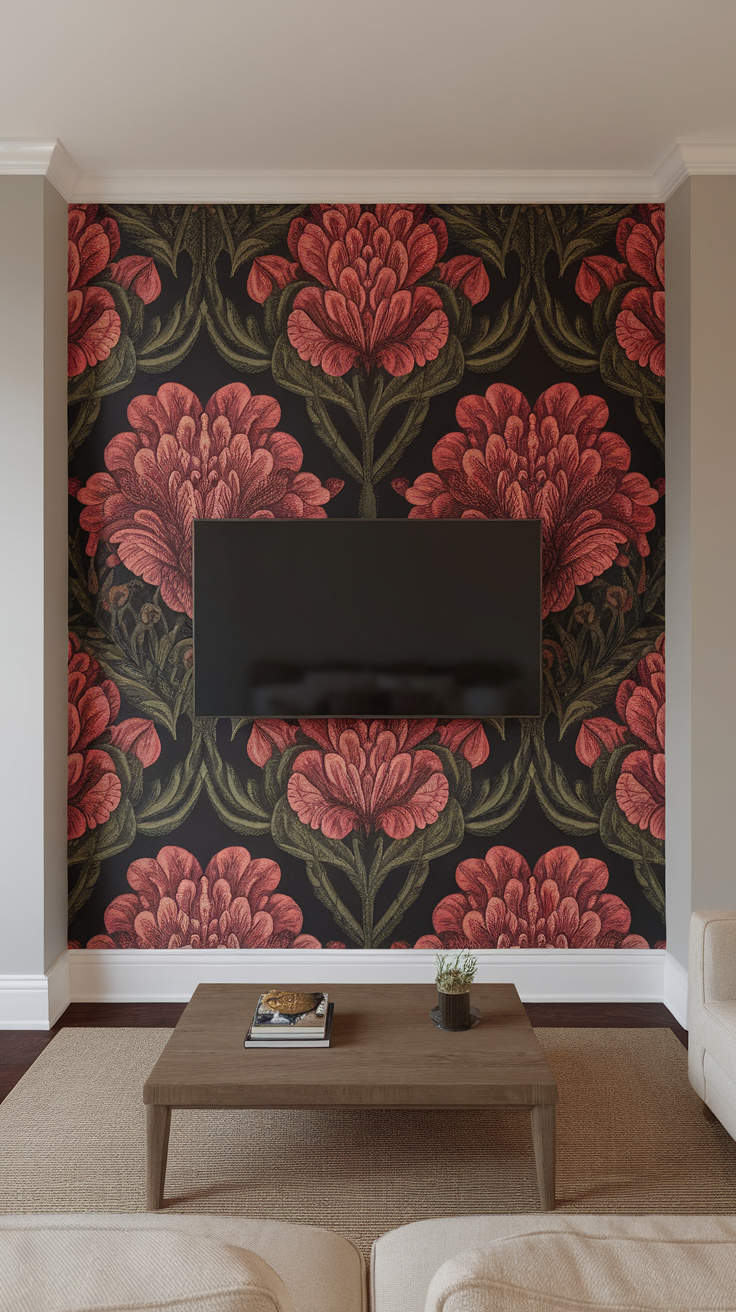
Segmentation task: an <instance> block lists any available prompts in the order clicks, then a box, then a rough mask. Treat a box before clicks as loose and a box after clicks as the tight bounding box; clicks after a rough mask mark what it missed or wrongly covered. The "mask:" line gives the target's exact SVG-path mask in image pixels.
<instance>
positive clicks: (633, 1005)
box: [0, 1002, 687, 1102]
mask: <svg viewBox="0 0 736 1312" xmlns="http://www.w3.org/2000/svg"><path fill="white" fill-rule="evenodd" d="M184 1005H185V1004H184V1003H183V1002H73V1003H72V1004H71V1006H70V1007H67V1009H66V1011H65V1012H64V1015H63V1016H62V1017H61V1018H60V1019H59V1020H58V1021H57V1022H56V1024H55V1025H54V1027H53V1029H51V1030H1V1031H0V1102H1V1101H2V1099H3V1098H4V1097H5V1096H6V1094H8V1093H10V1090H11V1089H12V1088H13V1087H14V1085H16V1084H17V1083H18V1080H19V1079H20V1078H21V1076H22V1075H24V1074H25V1072H26V1071H27V1070H28V1067H29V1066H30V1065H32V1063H33V1062H34V1061H35V1060H36V1058H37V1057H38V1055H39V1053H41V1052H43V1050H44V1048H45V1047H46V1045H47V1044H48V1043H50V1042H51V1040H52V1039H53V1038H54V1036H55V1035H56V1034H58V1033H59V1030H61V1029H64V1028H65V1027H66V1026H70V1025H71V1026H81V1027H84V1026H90V1027H93V1026H104V1027H109V1026H114V1025H121V1026H122V1025H125V1026H131V1027H132V1026H142V1027H146V1026H147V1027H149V1028H158V1027H161V1028H166V1027H168V1026H173V1025H176V1022H177V1021H178V1019H179V1017H180V1016H181V1013H182V1012H183V1010H184ZM525 1005H526V1010H527V1014H528V1016H529V1019H530V1021H531V1023H532V1025H537V1026H560V1027H565V1026H578V1027H580V1026H582V1027H586V1026H589V1027H591V1028H593V1029H603V1028H607V1027H608V1028H613V1029H671V1030H672V1032H673V1033H674V1034H676V1035H677V1038H678V1039H679V1040H680V1042H681V1043H682V1044H683V1045H684V1047H687V1031H686V1030H684V1029H683V1028H682V1026H681V1025H678V1023H677V1021H676V1020H675V1018H674V1016H673V1015H672V1013H671V1012H670V1011H668V1010H667V1008H666V1007H665V1006H664V1004H663V1003H661V1002H527V1003H526V1004H525Z"/></svg>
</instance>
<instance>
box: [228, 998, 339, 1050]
mask: <svg viewBox="0 0 736 1312" xmlns="http://www.w3.org/2000/svg"><path fill="white" fill-rule="evenodd" d="M334 1010H335V1008H334V1005H333V1003H330V1004H329V1006H328V1008H327V1024H326V1025H325V1030H324V1034H323V1035H321V1036H318V1035H314V1036H311V1035H307V1037H306V1038H298V1039H297V1038H296V1037H295V1036H294V1032H293V1031H291V1034H290V1035H289V1034H286V1035H282V1034H280V1035H279V1037H278V1038H274V1036H273V1034H269V1035H268V1037H266V1038H264V1037H263V1035H262V1034H257V1035H254V1034H253V1027H252V1026H251V1028H250V1029H249V1030H248V1033H247V1034H246V1036H245V1044H244V1046H245V1047H246V1048H270V1049H271V1052H282V1051H283V1050H284V1049H285V1048H288V1049H289V1050H290V1051H291V1052H293V1051H294V1050H295V1049H297V1048H298V1049H300V1050H303V1049H304V1048H329V1046H330V1031H331V1029H332V1013H333V1012H334Z"/></svg>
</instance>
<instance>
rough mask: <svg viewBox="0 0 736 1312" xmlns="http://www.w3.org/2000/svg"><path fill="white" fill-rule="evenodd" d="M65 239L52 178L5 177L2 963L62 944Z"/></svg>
mask: <svg viewBox="0 0 736 1312" xmlns="http://www.w3.org/2000/svg"><path fill="white" fill-rule="evenodd" d="M65 251H66V206H65V204H64V201H63V200H62V198H61V197H60V196H59V195H58V193H57V192H56V191H55V190H54V188H53V187H52V186H51V185H50V184H49V183H48V182H46V181H45V179H43V178H40V177H0V288H1V289H2V293H1V295H0V397H1V398H2V404H1V405H0V451H1V458H0V468H2V471H3V475H2V502H1V504H2V514H0V559H1V560H2V569H1V570H0V617H1V619H0V623H1V625H2V632H1V634H0V733H1V734H2V745H3V750H2V753H0V826H1V828H0V832H2V843H1V844H0V891H1V893H2V905H3V914H2V916H0V975H2V974H21V975H23V974H36V975H38V974H43V972H44V971H45V970H46V969H48V967H49V966H50V965H51V964H52V963H53V961H54V959H55V958H56V957H57V956H58V954H59V953H60V952H61V951H62V950H63V948H64V946H65V942H66V925H65V921H66V916H65V914H64V904H65V900H66V866H65V852H64V845H65V838H66V824H65V815H66V795H65V787H64V776H65V769H64V757H65V755H66V731H65V728H64V713H63V712H64V709H65V702H66V697H65V695H64V689H65V684H66V646H65V634H66V618H65V609H66V596H65V594H66V496H65V484H66V473H65V456H66V431H65V429H66V416H65V382H66V364H65V342H64V336H65V329H64V324H65V304H66V295H65V293H66V285H65V273H64V270H65V265H66V261H65V258H64V256H65ZM46 712H47V713H46Z"/></svg>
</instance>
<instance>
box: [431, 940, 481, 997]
mask: <svg viewBox="0 0 736 1312" xmlns="http://www.w3.org/2000/svg"><path fill="white" fill-rule="evenodd" d="M477 969H478V958H477V957H471V956H470V954H469V952H468V951H467V949H466V948H461V949H460V951H459V952H458V953H457V954H456V956H455V958H454V960H453V958H452V957H451V956H450V955H449V954H446V953H444V952H438V953H437V975H436V977H435V982H436V984H437V991H438V993H469V992H470V985H471V984H472V983H473V979H474V978H475V972H476V970H477Z"/></svg>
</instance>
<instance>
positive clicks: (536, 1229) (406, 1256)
mask: <svg viewBox="0 0 736 1312" xmlns="http://www.w3.org/2000/svg"><path fill="white" fill-rule="evenodd" d="M1 1221H2V1218H1V1217H0V1222H1ZM540 1234H546V1235H555V1234H565V1235H567V1234H573V1235H582V1236H584V1237H592V1238H594V1239H595V1238H598V1237H601V1238H621V1239H628V1238H633V1239H637V1240H647V1241H649V1242H650V1243H651V1244H652V1245H653V1246H657V1245H659V1244H660V1243H661V1242H662V1241H669V1242H672V1241H677V1242H682V1243H685V1244H689V1243H691V1242H692V1241H693V1240H697V1241H702V1242H705V1241H708V1242H712V1243H719V1242H720V1243H724V1242H728V1243H729V1244H733V1245H734V1246H736V1217H733V1216H610V1215H609V1216H605V1215H600V1216H589V1215H584V1214H582V1213H578V1214H577V1215H575V1214H573V1215H570V1214H569V1213H568V1214H567V1215H566V1214H565V1213H564V1212H547V1213H541V1214H537V1215H526V1216H513V1215H508V1214H507V1215H497V1216H445V1217H438V1218H437V1219H436V1220H433V1221H414V1222H413V1223H412V1224H411V1225H404V1226H400V1227H399V1228H398V1229H397V1230H389V1231H388V1233H387V1234H385V1235H381V1237H380V1239H377V1240H376V1242H375V1244H374V1245H373V1251H372V1253H371V1286H372V1291H371V1309H372V1312H424V1308H425V1302H426V1298H427V1290H428V1289H429V1285H430V1282H431V1279H432V1277H433V1275H434V1273H435V1272H436V1271H437V1270H438V1269H439V1268H440V1267H441V1266H442V1264H443V1263H445V1262H447V1261H449V1259H450V1258H453V1257H455V1256H456V1255H457V1254H458V1253H462V1252H463V1251H464V1250H465V1249H468V1248H483V1249H486V1248H488V1247H489V1246H490V1245H493V1244H496V1243H497V1242H498V1241H499V1240H503V1239H507V1238H510V1237H514V1238H518V1237H520V1236H524V1237H525V1238H528V1239H529V1240H530V1241H531V1242H532V1243H536V1239H537V1236H538V1235H540ZM729 1306H730V1305H729Z"/></svg>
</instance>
